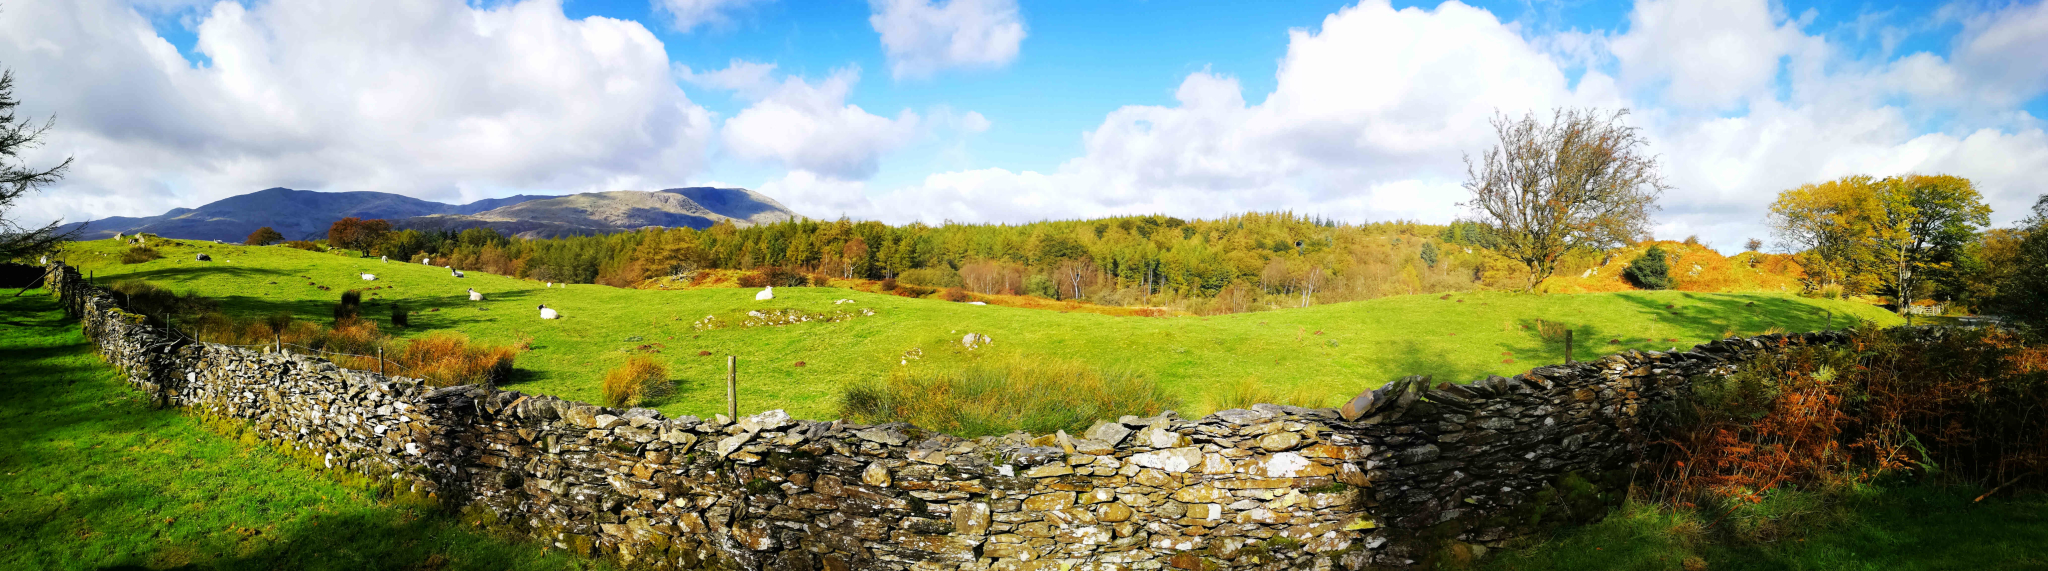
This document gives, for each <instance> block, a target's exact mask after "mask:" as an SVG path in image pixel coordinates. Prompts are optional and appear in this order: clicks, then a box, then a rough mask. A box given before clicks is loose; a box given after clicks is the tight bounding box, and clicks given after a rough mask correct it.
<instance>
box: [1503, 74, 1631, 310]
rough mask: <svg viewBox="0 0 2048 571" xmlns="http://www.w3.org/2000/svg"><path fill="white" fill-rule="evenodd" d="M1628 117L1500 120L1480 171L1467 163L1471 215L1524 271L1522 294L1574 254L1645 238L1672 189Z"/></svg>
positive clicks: (1569, 113) (1594, 114)
mask: <svg viewBox="0 0 2048 571" xmlns="http://www.w3.org/2000/svg"><path fill="white" fill-rule="evenodd" d="M1627 116H1628V110H1626V109H1623V110H1618V111H1613V112H1601V111H1595V110H1580V109H1561V110H1557V111H1555V112H1553V113H1552V115H1551V119H1550V121H1549V122H1547V123H1546V122H1543V121H1540V120H1538V119H1537V118H1536V115H1535V114H1534V113H1530V114H1527V115H1524V116H1523V117H1522V118H1521V119H1510V118H1509V117H1507V116H1506V115H1496V116H1495V117H1494V119H1493V130H1494V133H1495V135H1497V136H1498V137H1499V138H1500V142H1499V144H1498V145H1496V146H1495V147H1494V148H1493V149H1492V150H1490V151H1488V152H1487V153H1486V154H1484V155H1482V156H1481V157H1480V158H1479V159H1478V160H1477V161H1474V160H1473V158H1472V157H1470V156H1467V157H1465V167H1466V177H1467V178H1466V181H1465V185H1464V186H1465V190H1467V191H1470V192H1471V193H1472V198H1471V200H1470V201H1469V202H1465V203H1463V204H1462V206H1465V207H1466V208H1469V209H1471V210H1472V212H1473V213H1474V214H1475V215H1476V216H1477V217H1478V218H1479V219H1480V221H1482V222H1484V223H1485V224H1487V225H1488V226H1489V227H1491V229H1492V230H1493V231H1494V232H1493V233H1494V234H1495V235H1496V238H1497V240H1498V242H1497V245H1496V246H1495V249H1496V250H1498V251H1499V252H1500V253H1501V254H1502V255H1504V256H1507V257H1508V258H1511V259H1514V260H1516V261H1518V262H1521V263H1522V264H1524V265H1527V266H1528V267H1529V275H1528V278H1527V279H1528V281H1527V284H1526V285H1525V287H1524V289H1525V290H1534V289H1536V284H1539V283H1542V281H1543V280H1544V279H1545V278H1548V277H1550V275H1551V274H1552V273H1554V272H1556V270H1557V263H1558V261H1559V260H1560V259H1562V258H1563V257H1564V256H1566V255H1568V254H1571V253H1573V252H1580V251H1589V250H1601V249H1607V248H1612V247H1617V246H1622V245H1626V244H1629V243H1632V242H1635V241H1636V240H1637V239H1639V238H1642V237H1644V236H1646V235H1648V233H1649V231H1648V227H1649V220H1650V212H1651V211H1653V210H1655V209H1656V208H1657V198H1658V197H1659V196H1661V195H1662V194H1663V193H1664V191H1665V190H1669V189H1670V188H1671V187H1670V186H1669V185H1666V184H1665V183H1664V179H1663V177H1662V175H1660V174H1659V173H1658V166H1657V159H1656V157H1654V156H1651V155H1649V154H1647V152H1646V151H1647V149H1646V147H1647V146H1648V145H1649V141H1648V140H1647V139H1645V138H1644V137H1643V136H1642V134H1641V133H1640V132H1638V131H1637V130H1636V129H1635V128H1634V127H1629V126H1628V125H1627V124H1625V123H1624V122H1623V121H1622V120H1623V118H1625V117H1627Z"/></svg>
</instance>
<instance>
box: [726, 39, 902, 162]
mask: <svg viewBox="0 0 2048 571" xmlns="http://www.w3.org/2000/svg"><path fill="white" fill-rule="evenodd" d="M733 69H745V68H742V67H741V65H740V64H738V63H736V64H735V67H734V68H733ZM728 71H730V70H728ZM713 73H714V74H718V73H726V72H713ZM859 80H860V71H859V70H857V69H842V70H839V71H836V72H833V73H832V75H831V76H829V77H826V78H825V80H824V81H820V82H818V83H816V84H812V83H811V82H809V81H805V80H804V78H802V77H797V76H790V77H787V78H784V79H783V81H782V83H781V84H780V85H778V86H776V87H775V88H774V89H772V90H767V91H765V92H760V93H758V95H757V97H758V100H757V101H755V102H754V103H753V104H752V105H751V106H748V107H747V108H746V109H744V110H741V111H740V112H739V114H738V115H734V116H733V117H732V118H731V119H728V120H726V122H725V128H724V130H723V131H722V140H723V141H724V142H725V148H726V150H728V151H731V152H732V153H734V154H736V155H739V156H741V157H744V158H748V159H755V160H773V161H776V162H779V163H781V164H782V165H784V166H787V167H789V168H791V169H795V170H801V171H808V172H810V173H814V174H817V175H821V176H824V177H829V178H834V179H839V180H859V179H865V178H868V177H870V176H873V175H874V173H875V169H876V167H877V165H878V163H879V162H880V160H881V156H882V155H884V154H887V153H888V152H890V151H893V150H896V149H898V148H901V147H903V146H904V145H906V144H909V143H910V142H911V141H912V140H914V139H915V138H916V137H917V136H918V133H919V118H918V116H917V114H916V113H913V112H911V111H910V110H908V109H905V110H903V111H902V112H901V113H898V114H897V115H896V117H895V118H893V119H892V118H888V117H882V116H879V115H875V114H872V113H868V112H867V111H866V110H864V109H861V108H860V106H858V105H850V104H847V103H846V96H847V94H848V93H849V92H850V91H852V89H853V85H854V84H855V83H856V82H858V81H859ZM753 89H759V88H753ZM740 93H741V95H743V96H745V95H747V94H748V93H749V90H748V89H742V90H740Z"/></svg>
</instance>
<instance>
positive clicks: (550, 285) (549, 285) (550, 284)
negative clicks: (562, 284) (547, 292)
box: [547, 282, 555, 288]
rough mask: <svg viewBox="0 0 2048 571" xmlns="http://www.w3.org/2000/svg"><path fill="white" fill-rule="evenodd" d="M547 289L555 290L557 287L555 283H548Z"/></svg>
mask: <svg viewBox="0 0 2048 571" xmlns="http://www.w3.org/2000/svg"><path fill="white" fill-rule="evenodd" d="M547 287H549V288H553V287H555V282H548V285H547Z"/></svg>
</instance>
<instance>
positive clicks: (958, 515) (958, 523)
mask: <svg viewBox="0 0 2048 571" xmlns="http://www.w3.org/2000/svg"><path fill="white" fill-rule="evenodd" d="M952 520H953V529H954V531H956V532H958V533H961V534H963V535H982V534H985V533H988V525H989V506H988V504H987V503H984V502H975V503H968V504H961V505H958V506H954V507H953V516H952Z"/></svg>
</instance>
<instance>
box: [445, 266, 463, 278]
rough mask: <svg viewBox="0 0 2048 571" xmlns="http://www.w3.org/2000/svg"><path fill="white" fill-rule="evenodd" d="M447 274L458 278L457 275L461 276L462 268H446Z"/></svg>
mask: <svg viewBox="0 0 2048 571" xmlns="http://www.w3.org/2000/svg"><path fill="white" fill-rule="evenodd" d="M448 275H451V276H455V277H458V278H459V277H462V270H458V269H455V268H448Z"/></svg>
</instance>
